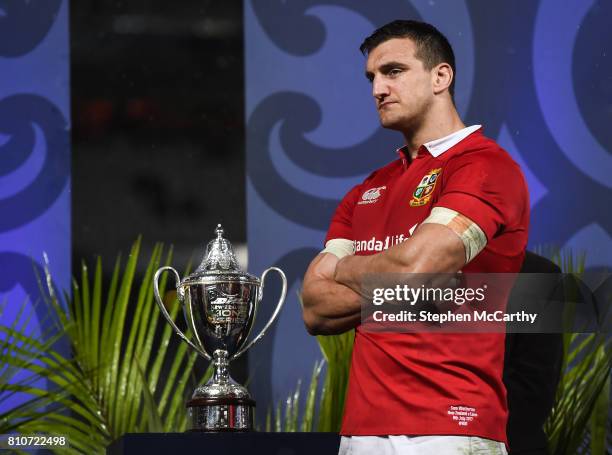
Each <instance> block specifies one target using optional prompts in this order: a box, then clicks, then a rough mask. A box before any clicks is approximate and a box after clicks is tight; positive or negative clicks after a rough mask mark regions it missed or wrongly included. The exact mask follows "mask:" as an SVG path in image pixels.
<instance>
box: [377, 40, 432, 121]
mask: <svg viewBox="0 0 612 455" xmlns="http://www.w3.org/2000/svg"><path fill="white" fill-rule="evenodd" d="M415 52H416V46H415V45H414V43H413V41H412V40H411V39H410V38H393V39H390V40H388V41H385V42H384V43H381V44H379V45H378V46H377V47H375V48H374V49H372V51H371V52H370V53H369V54H368V60H367V63H366V77H367V78H368V79H369V80H370V82H371V83H372V95H373V96H374V100H375V102H376V108H377V110H378V115H379V116H380V122H381V124H382V126H383V127H385V128H391V129H394V130H399V131H406V130H410V129H415V128H418V126H419V124H420V123H421V121H422V120H423V119H424V117H425V114H426V113H427V111H428V109H429V107H430V106H431V104H432V102H433V99H434V93H433V89H432V72H431V71H430V70H426V69H425V67H424V65H423V62H422V61H421V60H419V59H417V58H416V57H415V56H414V54H415Z"/></svg>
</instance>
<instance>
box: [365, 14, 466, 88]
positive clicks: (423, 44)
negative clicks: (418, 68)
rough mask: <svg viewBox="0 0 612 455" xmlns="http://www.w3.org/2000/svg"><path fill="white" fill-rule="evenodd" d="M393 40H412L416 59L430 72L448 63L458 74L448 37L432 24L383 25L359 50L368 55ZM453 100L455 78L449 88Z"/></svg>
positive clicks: (398, 23) (399, 21)
mask: <svg viewBox="0 0 612 455" xmlns="http://www.w3.org/2000/svg"><path fill="white" fill-rule="evenodd" d="M393 38H410V39H411V40H412V41H413V42H414V44H415V45H416V49H417V50H416V54H415V57H416V58H418V59H419V60H421V61H422V62H423V65H424V66H425V69H427V70H430V69H432V68H433V67H434V66H436V65H439V64H440V63H448V64H449V65H450V67H451V68H452V69H453V75H456V74H457V69H456V68H455V53H454V52H453V48H452V47H451V45H450V43H449V42H448V40H447V39H446V37H445V36H444V35H443V34H442V33H440V31H439V30H438V29H437V28H436V27H434V26H433V25H431V24H428V23H426V22H419V21H412V20H396V21H393V22H389V23H388V24H386V25H383V26H382V27H380V28H379V29H377V30H375V31H374V33H372V34H371V35H370V36H368V37H367V38H366V39H365V40H363V43H361V46H359V50H360V51H361V53H362V54H363V55H368V54H369V53H370V52H371V51H372V49H374V48H375V47H377V46H378V45H379V44H382V43H384V42H385V41H388V40H390V39H393ZM448 91H449V93H450V95H451V98H452V97H453V96H454V94H455V77H453V80H452V82H451V85H450V86H449V88H448Z"/></svg>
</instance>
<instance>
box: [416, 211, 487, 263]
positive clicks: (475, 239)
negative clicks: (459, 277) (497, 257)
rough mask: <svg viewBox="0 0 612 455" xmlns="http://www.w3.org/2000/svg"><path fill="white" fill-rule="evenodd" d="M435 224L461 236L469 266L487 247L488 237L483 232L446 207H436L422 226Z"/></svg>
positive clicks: (464, 217)
mask: <svg viewBox="0 0 612 455" xmlns="http://www.w3.org/2000/svg"><path fill="white" fill-rule="evenodd" d="M425 223H434V224H441V225H443V226H447V227H449V228H451V230H452V231H453V232H454V233H455V234H457V235H458V236H459V238H460V239H461V241H462V242H463V246H464V247H465V263H466V264H467V263H468V262H470V261H471V260H472V259H474V258H475V257H476V255H477V254H478V253H480V252H481V251H482V250H483V249H484V247H485V246H487V236H486V235H485V233H484V232H483V230H482V229H481V228H480V226H478V225H477V224H476V223H474V222H473V221H472V220H470V219H469V218H468V217H467V216H465V215H462V214H461V213H459V212H457V211H455V210H451V209H447V208H446V207H434V208H433V209H432V210H431V213H430V214H429V216H428V217H427V219H425V221H423V222H422V223H421V224H425Z"/></svg>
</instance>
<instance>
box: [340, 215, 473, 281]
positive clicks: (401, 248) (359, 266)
mask: <svg viewBox="0 0 612 455" xmlns="http://www.w3.org/2000/svg"><path fill="white" fill-rule="evenodd" d="M465 262H466V253H465V246H464V244H463V241H462V240H461V238H460V237H459V235H457V233H456V232H455V231H453V229H451V228H450V227H448V226H443V225H441V224H423V225H421V226H419V228H418V229H417V230H416V231H415V232H414V234H413V236H412V237H410V238H409V239H408V240H406V241H405V242H402V243H400V244H398V245H395V246H393V247H392V248H389V249H388V250H386V251H383V252H381V253H378V254H374V255H371V256H347V257H344V258H342V259H341V260H340V261H339V262H338V264H337V266H336V271H335V274H334V279H335V280H336V281H337V282H338V283H342V284H344V285H346V286H348V287H350V288H351V289H353V290H355V291H359V289H360V287H361V284H362V281H363V277H364V275H366V274H374V273H454V272H457V271H458V270H460V269H461V268H462V267H463V266H464V265H465Z"/></svg>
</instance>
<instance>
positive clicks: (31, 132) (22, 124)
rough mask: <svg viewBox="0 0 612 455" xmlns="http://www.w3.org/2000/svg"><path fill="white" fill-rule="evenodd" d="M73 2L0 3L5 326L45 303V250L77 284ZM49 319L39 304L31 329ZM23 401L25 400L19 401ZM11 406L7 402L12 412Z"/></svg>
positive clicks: (56, 268) (0, 297)
mask: <svg viewBox="0 0 612 455" xmlns="http://www.w3.org/2000/svg"><path fill="white" fill-rule="evenodd" d="M69 106H70V104H69V43H68V1H67V0H44V1H27V0H15V1H13V0H0V302H2V303H6V306H5V311H4V313H3V314H1V315H0V324H3V325H10V324H11V323H12V321H13V320H14V319H15V316H16V313H17V311H18V309H19V307H20V306H21V305H22V304H23V302H25V301H26V300H28V299H29V302H30V303H29V304H28V305H29V306H32V302H36V301H39V299H40V296H39V287H38V283H37V282H36V279H35V274H34V268H36V269H38V272H39V273H41V274H42V267H43V252H46V253H47V255H48V257H49V261H50V265H51V273H52V275H53V277H54V281H55V283H56V285H57V286H58V287H59V288H60V289H66V290H68V288H69V284H70V143H69V142H70V135H69V119H70V112H69ZM46 313H47V310H46V308H44V307H43V306H42V305H37V306H36V305H34V306H33V317H32V319H31V321H30V325H29V329H30V330H31V331H34V332H37V331H40V328H41V327H40V324H41V321H43V320H44V318H45V315H46ZM17 399H19V398H17ZM11 404H12V403H8V402H5V404H4V405H5V406H7V407H9V406H10V405H11Z"/></svg>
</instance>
